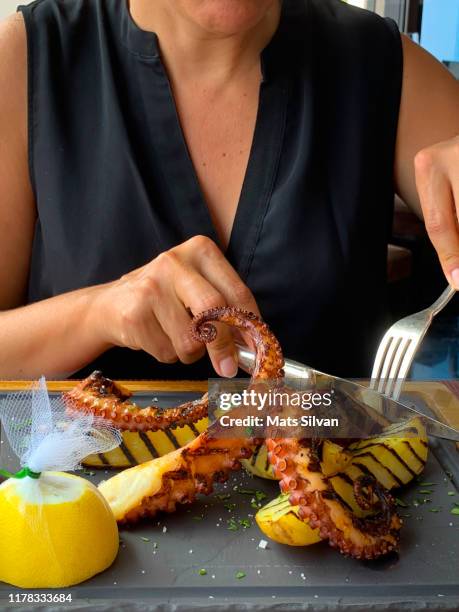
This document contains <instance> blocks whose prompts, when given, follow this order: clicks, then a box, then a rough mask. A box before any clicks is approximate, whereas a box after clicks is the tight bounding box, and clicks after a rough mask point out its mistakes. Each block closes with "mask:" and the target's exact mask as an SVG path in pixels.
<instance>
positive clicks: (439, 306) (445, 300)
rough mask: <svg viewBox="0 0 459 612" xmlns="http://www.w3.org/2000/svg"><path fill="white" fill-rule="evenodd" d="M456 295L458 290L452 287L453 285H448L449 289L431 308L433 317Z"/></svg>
mask: <svg viewBox="0 0 459 612" xmlns="http://www.w3.org/2000/svg"><path fill="white" fill-rule="evenodd" d="M455 293H456V289H454V287H451V285H448V287H447V288H446V289H445V290H444V291H443V293H442V294H441V296H440V297H439V298H438V300H437V301H435V302H434V303H433V304H432V306H431V307H430V308H429V310H430V311H431V312H432V316H433V317H434V316H435V315H436V314H438V313H439V312H440V310H442V309H443V308H444V307H445V306H446V304H447V303H448V302H449V301H450V299H451V298H452V297H453V295H454V294H455Z"/></svg>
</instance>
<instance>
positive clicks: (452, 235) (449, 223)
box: [416, 149, 459, 289]
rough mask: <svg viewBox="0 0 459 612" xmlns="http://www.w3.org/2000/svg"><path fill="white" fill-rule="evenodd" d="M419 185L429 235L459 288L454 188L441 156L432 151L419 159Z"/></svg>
mask: <svg viewBox="0 0 459 612" xmlns="http://www.w3.org/2000/svg"><path fill="white" fill-rule="evenodd" d="M416 185H417V189H418V193H419V198H420V201H421V206H422V211H423V215H424V222H425V225H426V230H427V233H428V234H429V237H430V240H431V241H432V244H433V245H434V247H435V250H436V251H437V253H438V257H439V259H440V263H441V266H442V268H443V271H444V273H445V276H446V278H447V279H448V282H449V283H450V284H452V285H453V286H454V287H455V288H456V289H459V229H458V223H457V212H456V206H455V202H454V196H453V188H452V185H451V182H450V180H449V178H448V175H447V173H446V172H445V170H444V168H443V167H442V166H441V165H440V163H439V156H438V154H436V153H434V152H433V151H431V150H429V149H427V150H425V151H421V152H420V153H418V155H417V156H416ZM456 205H457V202H456Z"/></svg>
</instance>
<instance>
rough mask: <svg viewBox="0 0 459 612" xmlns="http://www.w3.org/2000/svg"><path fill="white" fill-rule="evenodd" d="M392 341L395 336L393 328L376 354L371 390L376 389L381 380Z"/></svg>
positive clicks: (387, 333)
mask: <svg viewBox="0 0 459 612" xmlns="http://www.w3.org/2000/svg"><path fill="white" fill-rule="evenodd" d="M392 340H393V335H392V328H391V329H389V330H388V331H387V332H386V333H385V334H384V337H383V339H382V340H381V342H380V343H379V347H378V352H377V353H376V358H375V362H374V365H373V371H372V373H371V382H370V389H375V388H376V385H377V384H378V382H379V381H380V379H381V371H382V369H383V366H384V363H385V361H386V355H387V352H388V350H389V347H390V345H391V343H392Z"/></svg>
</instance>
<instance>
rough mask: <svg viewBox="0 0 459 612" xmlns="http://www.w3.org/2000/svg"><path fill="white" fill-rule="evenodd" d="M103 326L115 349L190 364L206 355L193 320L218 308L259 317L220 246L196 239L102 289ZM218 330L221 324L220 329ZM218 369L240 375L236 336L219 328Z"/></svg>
mask: <svg viewBox="0 0 459 612" xmlns="http://www.w3.org/2000/svg"><path fill="white" fill-rule="evenodd" d="M100 289H101V290H100V292H99V295H98V298H97V300H96V301H97V302H98V304H99V305H100V313H101V326H102V330H103V333H104V335H105V338H104V339H105V340H106V341H107V342H108V343H109V344H111V345H114V346H122V347H127V348H130V349H134V350H144V351H146V352H147V353H149V354H150V355H153V357H155V358H156V359H157V360H158V361H161V362H163V363H174V362H175V361H177V360H180V361H181V362H183V363H186V364H189V363H193V362H194V361H197V360H198V359H200V358H201V357H202V356H203V354H204V353H205V348H204V346H203V345H202V344H201V343H199V342H196V341H195V340H193V338H192V337H191V335H190V321H191V315H190V312H191V313H192V315H196V314H198V313H200V312H202V311H204V310H207V309H209V308H215V307H218V306H238V307H240V308H244V309H246V310H250V311H252V312H255V313H256V314H259V310H258V307H257V304H256V302H255V299H254V297H253V295H252V293H251V291H250V290H249V289H248V288H247V286H246V285H245V284H244V283H243V282H242V280H241V279H240V278H239V276H238V274H237V273H236V271H235V270H234V268H233V267H232V266H231V265H230V264H229V263H228V261H227V260H226V259H225V257H224V255H223V253H222V252H221V251H220V249H219V248H218V247H217V245H216V244H215V243H214V242H213V241H212V240H210V238H206V237H205V236H195V237H193V238H191V239H190V240H188V241H187V242H184V243H183V244H180V245H179V246H176V247H174V248H172V249H170V250H169V251H165V252H164V253H161V254H160V255H158V257H156V258H155V259H153V260H152V261H151V262H150V263H148V264H146V265H145V266H143V267H142V268H138V269H137V270H134V271H133V272H130V273H129V274H126V275H125V276H123V277H121V278H120V279H119V280H117V281H114V282H112V283H108V284H106V285H102V286H101V287H100ZM217 325H218V324H217ZM207 350H208V352H209V356H210V358H211V361H212V364H213V366H214V368H215V370H216V371H217V372H218V374H220V375H221V376H226V377H231V376H234V375H235V374H236V372H237V356H236V350H235V346H234V340H233V336H232V333H231V331H230V329H229V328H228V327H226V326H225V325H220V326H219V333H218V336H217V338H216V340H215V341H214V342H212V343H210V344H209V345H208V346H207Z"/></svg>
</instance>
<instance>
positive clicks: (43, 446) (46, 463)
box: [0, 377, 121, 472]
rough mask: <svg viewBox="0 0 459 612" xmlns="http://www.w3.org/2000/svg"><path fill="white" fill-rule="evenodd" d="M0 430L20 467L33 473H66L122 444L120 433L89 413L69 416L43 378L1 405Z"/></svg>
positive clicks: (63, 405) (59, 399)
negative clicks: (84, 460)
mask: <svg viewBox="0 0 459 612" xmlns="http://www.w3.org/2000/svg"><path fill="white" fill-rule="evenodd" d="M0 418H1V421H2V426H3V430H4V432H5V434H6V436H7V438H8V441H9V443H10V445H11V448H12V449H13V451H14V452H15V453H16V455H17V456H18V457H19V459H20V462H21V466H23V467H25V466H27V467H28V468H29V469H30V470H32V471H33V472H45V471H59V472H66V471H71V470H75V469H79V468H80V467H81V465H80V463H81V461H82V459H84V458H85V457H87V456H88V455H91V454H93V453H105V452H108V451H110V450H112V449H113V448H115V447H117V446H118V445H119V444H120V442H121V434H120V432H119V431H118V430H117V429H116V428H115V427H113V426H112V425H110V423H108V422H107V421H104V420H103V419H101V418H99V417H95V416H94V415H93V414H91V413H85V412H76V411H72V412H71V413H70V412H69V411H68V409H67V408H66V406H65V404H64V402H63V401H62V399H61V398H60V397H50V396H49V395H48V391H47V388H46V381H45V379H44V378H43V377H42V378H41V379H40V381H39V382H38V383H35V384H34V385H33V386H32V388H31V389H30V390H29V391H23V392H19V393H15V394H12V395H9V396H8V397H7V398H6V399H4V400H3V401H2V402H1V404H0Z"/></svg>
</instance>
